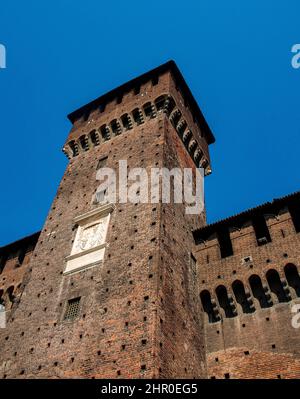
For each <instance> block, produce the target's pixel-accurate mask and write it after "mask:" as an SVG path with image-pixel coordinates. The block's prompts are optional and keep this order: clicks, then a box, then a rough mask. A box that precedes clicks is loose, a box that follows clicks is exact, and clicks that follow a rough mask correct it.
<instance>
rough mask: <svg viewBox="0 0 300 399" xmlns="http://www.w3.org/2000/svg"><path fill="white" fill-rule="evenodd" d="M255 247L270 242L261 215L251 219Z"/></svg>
mask: <svg viewBox="0 0 300 399" xmlns="http://www.w3.org/2000/svg"><path fill="white" fill-rule="evenodd" d="M252 224H253V228H254V231H255V236H256V241H257V245H259V246H261V245H265V244H268V242H271V241H272V240H271V236H270V233H269V229H268V226H267V223H266V220H265V218H264V216H263V215H258V216H256V217H254V218H253V219H252Z"/></svg>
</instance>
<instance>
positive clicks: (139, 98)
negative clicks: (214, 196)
mask: <svg viewBox="0 0 300 399" xmlns="http://www.w3.org/2000/svg"><path fill="white" fill-rule="evenodd" d="M69 119H70V121H71V122H72V129H71V132H70V134H69V136H68V138H67V140H66V143H65V145H64V147H63V152H64V153H65V154H66V155H67V156H68V158H69V160H70V161H69V164H68V167H67V169H66V171H65V174H64V176H63V178H62V180H61V182H60V185H59V188H58V190H57V194H56V196H55V198H54V200H53V203H52V205H51V209H50V211H49V214H48V217H47V220H46V222H45V225H44V226H43V229H42V231H41V232H40V233H37V234H35V235H33V236H30V237H27V238H25V239H23V240H20V241H18V242H16V243H13V244H10V245H8V246H6V247H3V248H0V265H1V274H0V282H1V285H0V300H1V304H3V305H4V306H5V310H6V319H7V326H6V328H4V329H0V348H1V350H0V377H1V378H75V377H78V378H119V377H120V378H180V377H182V378H298V377H299V376H300V357H299V352H300V344H299V329H297V328H294V327H293V326H292V324H291V320H292V316H293V315H294V313H293V306H294V305H295V304H297V303H300V298H299V297H300V279H299V271H298V270H299V269H298V265H299V263H300V258H299V257H300V252H299V249H298V248H299V234H298V232H299V231H300V219H299V215H300V211H299V196H300V194H293V195H291V196H288V197H285V198H282V199H280V200H275V201H273V202H272V203H268V204H264V205H262V206H260V207H258V208H255V209H252V210H249V211H246V212H244V213H242V214H240V215H236V216H234V217H232V218H229V219H225V220H223V221H220V222H218V223H215V224H212V225H206V216H205V212H203V213H201V215H187V214H186V212H185V210H186V209H185V204H184V203H183V204H177V203H173V202H171V203H170V204H164V203H161V202H159V203H157V204H151V203H148V204H144V203H139V201H136V203H124V204H123V203H117V204H115V205H113V206H104V205H103V204H102V205H101V203H99V202H97V201H96V200H95V198H97V196H95V194H96V192H97V188H98V186H99V181H97V179H96V175H97V172H98V170H99V168H101V167H109V168H112V169H114V170H115V171H116V174H117V176H118V174H119V173H120V172H121V173H122V172H124V171H119V160H126V161H127V164H128V171H129V170H130V169H131V168H134V167H143V168H146V170H147V171H148V172H149V174H150V169H151V168H161V167H166V168H169V169H171V168H174V167H177V168H181V169H183V168H192V169H193V170H194V171H195V169H196V167H203V168H204V170H205V174H206V175H207V174H209V173H211V166H210V157H209V150H208V146H209V144H211V143H213V142H214V137H213V135H212V133H211V131H210V129H209V127H208V125H207V123H206V121H205V119H204V117H203V115H202V113H201V111H200V109H199V107H198V105H197V104H196V102H195V100H194V98H193V96H192V94H191V92H190V91H189V89H188V87H187V85H186V83H185V81H184V79H183V78H182V76H181V74H180V72H179V70H178V69H177V67H176V65H175V64H174V63H173V62H169V63H167V64H164V65H162V66H160V67H158V68H156V69H154V70H152V71H150V72H148V73H146V74H144V75H142V76H140V77H138V78H136V79H134V80H132V81H130V82H128V83H126V84H124V85H122V86H120V87H118V88H117V89H115V90H112V91H111V92H109V93H107V94H105V95H104V96H102V97H99V98H98V99H96V100H94V101H93V102H91V103H89V104H87V105H85V106H84V107H82V108H80V109H78V110H77V111H75V112H73V113H72V114H70V115H69ZM98 194H99V192H98Z"/></svg>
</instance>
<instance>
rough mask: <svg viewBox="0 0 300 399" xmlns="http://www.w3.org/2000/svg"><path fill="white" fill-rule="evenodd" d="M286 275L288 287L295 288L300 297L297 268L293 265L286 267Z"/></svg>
mask: <svg viewBox="0 0 300 399" xmlns="http://www.w3.org/2000/svg"><path fill="white" fill-rule="evenodd" d="M284 274H285V277H286V280H287V282H288V285H289V286H290V287H292V288H294V290H295V293H296V295H297V296H298V297H300V277H299V273H298V270H297V268H296V266H295V265H292V264H288V265H286V266H285V268H284Z"/></svg>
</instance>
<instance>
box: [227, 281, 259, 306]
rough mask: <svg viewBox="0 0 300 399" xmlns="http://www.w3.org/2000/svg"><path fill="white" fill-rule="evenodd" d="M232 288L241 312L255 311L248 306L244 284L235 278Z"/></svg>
mask: <svg viewBox="0 0 300 399" xmlns="http://www.w3.org/2000/svg"><path fill="white" fill-rule="evenodd" d="M232 290H233V293H234V296H235V299H236V301H237V302H238V303H239V304H240V305H241V307H242V310H243V313H253V312H254V311H255V309H254V307H251V306H250V303H249V301H248V298H247V295H246V292H245V288H244V284H243V283H242V282H241V281H239V280H236V281H234V282H233V284H232Z"/></svg>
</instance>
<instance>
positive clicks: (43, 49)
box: [0, 0, 300, 245]
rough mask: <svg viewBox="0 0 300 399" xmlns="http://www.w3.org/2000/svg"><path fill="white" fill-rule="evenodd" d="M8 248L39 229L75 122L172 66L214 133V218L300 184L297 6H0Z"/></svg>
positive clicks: (220, 0)
mask: <svg viewBox="0 0 300 399" xmlns="http://www.w3.org/2000/svg"><path fill="white" fill-rule="evenodd" d="M0 10H1V11H0V43H2V44H4V45H5V46H6V49H7V68H6V69H0V133H1V144H2V145H1V157H0V167H1V168H0V177H1V196H0V217H1V222H0V245H4V244H6V243H8V242H10V241H13V240H16V239H18V238H20V237H22V236H25V235H27V234H30V233H33V232H35V231H37V230H39V229H40V228H41V227H42V226H43V223H44V220H45V218H46V216H47V213H48V210H49V207H50V205H51V202H52V200H53V197H54V195H55V193H56V190H57V187H58V184H59V182H60V179H61V177H62V175H63V173H64V169H65V167H66V165H67V160H66V158H65V156H64V155H63V153H62V152H61V147H62V145H63V143H64V141H65V138H66V136H67V134H68V131H69V129H70V123H69V121H68V120H67V118H66V115H67V114H68V113H69V112H71V111H73V110H74V109H76V108H78V107H79V106H81V105H83V104H85V103H86V102H89V101H91V100H92V99H94V98H96V97H98V96H99V95H101V94H103V93H105V92H106V91H108V90H110V89H112V88H114V87H115V86H117V85H120V84H121V83H124V82H125V81H127V80H129V79H131V78H133V77H136V76H137V75H139V74H141V73H144V72H145V71H147V70H149V69H152V68H154V67H156V66H158V65H159V64H161V63H164V62H165V61H167V60H169V59H174V60H175V61H176V63H177V65H178V66H179V68H180V70H181V71H182V73H183V75H184V77H185V79H186V81H187V83H188V85H189V86H190V88H191V90H192V92H193V94H194V96H195V98H196V100H197V101H198V102H199V105H200V107H201V109H202V111H203V113H204V115H205V117H206V119H207V121H208V123H209V125H210V127H211V129H212V131H213V132H214V134H215V137H216V143H215V144H214V145H212V146H211V157H212V168H213V173H212V175H210V176H209V177H208V178H207V179H206V187H205V189H206V206H207V216H208V221H209V222H212V221H215V220H218V219H221V218H223V217H227V216H230V215H232V214H235V213H238V212H240V211H242V210H244V209H247V208H249V207H253V206H256V205H258V204H260V203H262V202H265V201H268V200H271V199H272V198H274V197H280V196H283V195H285V194H287V193H290V192H293V191H297V190H299V189H300V185H299V181H298V180H299V144H300V135H299V133H300V112H299V92H300V69H293V68H292V67H291V58H292V53H291V47H292V45H293V44H295V43H299V42H300V30H299V15H300V3H299V1H298V0H290V1H289V2H284V1H277V0H272V1H271V0H264V1H261V0H251V1H246V0H245V1H240V0H227V1H226V2H225V1H224V0H215V1H212V0H197V1H196V0H194V1H189V0H187V1H185V2H182V1H176V0H172V1H156V0H151V1H147V2H143V1H130V0H128V1H106V2H104V1H92V0H85V1H78V0H72V1H71V0H60V1H48V0H47V1H46V0H45V1H33V0H31V1H30V0H29V1H26V2H22V1H9V2H8V1H6V2H4V1H2V2H1V9H0Z"/></svg>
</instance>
